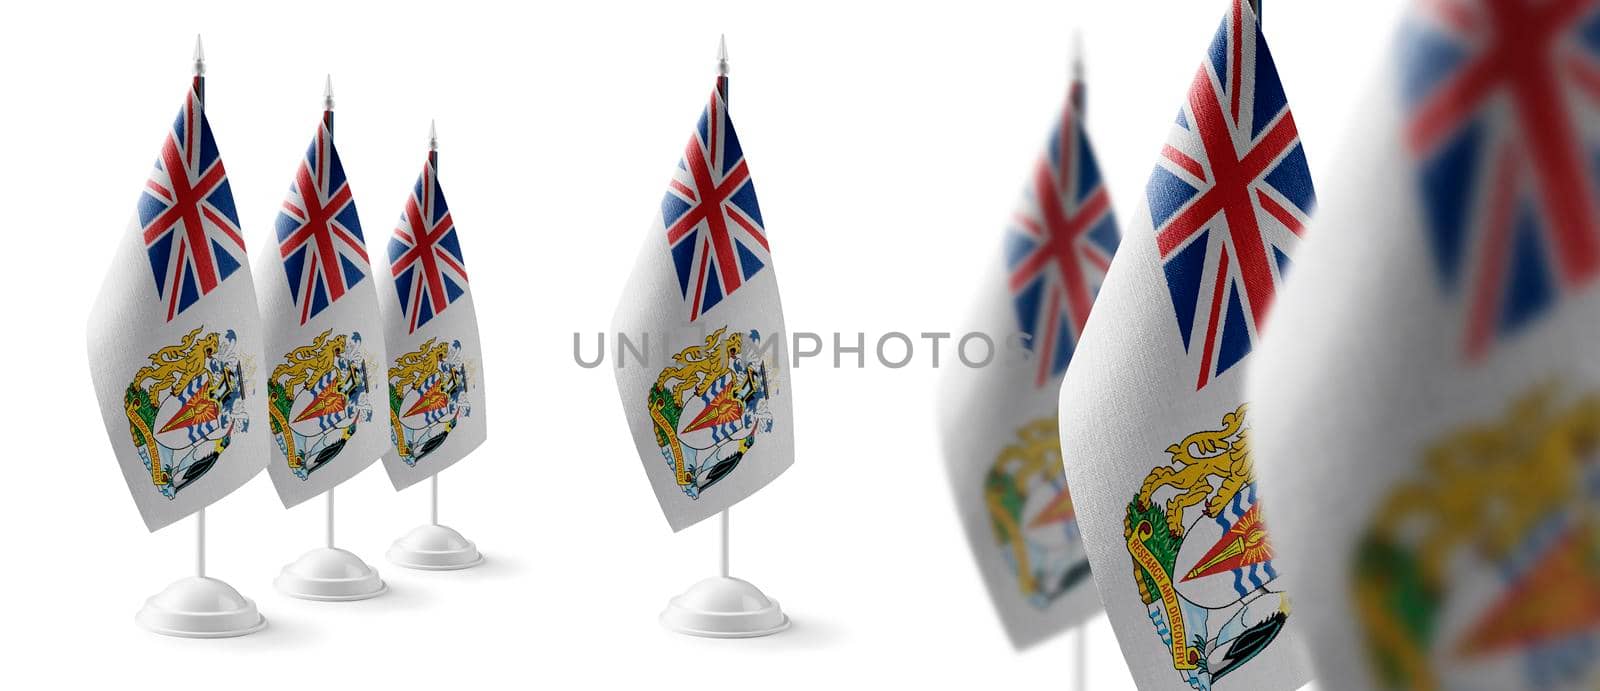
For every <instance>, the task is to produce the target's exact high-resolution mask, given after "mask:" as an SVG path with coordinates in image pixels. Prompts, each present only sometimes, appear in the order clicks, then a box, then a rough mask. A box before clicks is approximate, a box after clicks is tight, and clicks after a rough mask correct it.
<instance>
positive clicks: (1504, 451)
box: [1249, 0, 1600, 689]
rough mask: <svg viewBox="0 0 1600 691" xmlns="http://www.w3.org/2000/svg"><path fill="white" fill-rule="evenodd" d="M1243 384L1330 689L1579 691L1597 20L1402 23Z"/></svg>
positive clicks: (1592, 558) (1568, 6)
mask: <svg viewBox="0 0 1600 691" xmlns="http://www.w3.org/2000/svg"><path fill="white" fill-rule="evenodd" d="M1414 10H1415V11H1414V12H1413V13H1412V15H1411V16H1410V17H1409V18H1408V19H1407V20H1406V21H1405V23H1404V25H1403V28H1402V31H1401V32H1400V44H1399V46H1398V48H1399V49H1398V51H1397V54H1396V59H1395V60H1393V61H1392V62H1391V63H1390V65H1389V67H1388V70H1387V71H1386V72H1385V73H1384V74H1383V75H1382V78H1381V79H1379V80H1378V84H1377V85H1376V89H1375V92H1374V93H1372V94H1370V96H1369V98H1368V99H1367V101H1366V103H1367V107H1365V108H1363V112H1364V113H1365V114H1366V118H1367V123H1366V125H1365V126H1364V127H1362V128H1361V129H1360V135H1359V136H1357V137H1354V138H1353V139H1352V140H1351V141H1350V143H1349V148H1348V149H1346V150H1345V152H1344V157H1345V160H1343V161H1341V162H1340V163H1341V165H1340V166H1338V168H1337V170H1338V174H1337V175H1335V176H1333V177H1332V178H1330V182H1331V183H1332V184H1331V186H1330V187H1329V190H1330V192H1329V194H1328V196H1327V198H1326V199H1327V202H1328V203H1327V206H1326V208H1325V209H1324V210H1323V211H1321V212H1319V216H1318V219H1317V220H1316V222H1315V224H1314V225H1315V226H1316V228H1320V230H1314V231H1313V233H1312V240H1310V241H1309V242H1308V244H1307V246H1306V247H1305V248H1304V249H1303V251H1302V252H1301V253H1300V254H1299V255H1298V256H1299V257H1300V263H1299V265H1297V267H1296V269H1295V275H1294V278H1293V280H1291V281H1290V283H1289V287H1288V290H1286V291H1285V292H1284V295H1283V299H1282V301H1281V303H1280V304H1279V306H1278V307H1277V308H1276V310H1277V311H1276V314H1275V315H1274V317H1273V319H1274V322H1273V325H1272V331H1271V335H1270V336H1269V337H1268V338H1267V340H1266V342H1265V344H1264V345H1263V347H1262V349H1261V353H1260V354H1259V355H1258V356H1257V362H1256V364H1255V365H1254V368H1253V369H1252V371H1251V375H1250V386H1249V393H1250V396H1251V398H1252V399H1253V400H1254V401H1255V402H1256V404H1257V405H1258V406H1259V408H1260V410H1259V415H1258V416H1257V417H1256V424H1255V428H1254V429H1255V431H1256V438H1255V441H1256V444H1255V449H1256V458H1257V459H1258V463H1259V468H1258V469H1259V472H1260V474H1261V485H1262V487H1263V488H1264V491H1265V492H1266V493H1267V494H1266V496H1268V497H1269V500H1268V501H1269V503H1268V504H1267V508H1266V511H1267V512H1268V514H1267V516H1268V518H1269V520H1270V522H1271V525H1272V531H1273V532H1272V535H1273V538H1274V540H1275V543H1274V544H1277V545H1279V546H1281V548H1282V557H1283V559H1282V560H1283V562H1284V563H1285V564H1286V565H1287V567H1286V568H1285V572H1286V573H1287V574H1288V580H1289V581H1290V582H1291V584H1292V588H1291V592H1293V593H1294V594H1295V595H1296V596H1297V597H1298V599H1297V604H1299V605H1300V607H1299V608H1298V609H1297V615H1298V616H1299V618H1302V619H1303V620H1304V621H1305V622H1306V624H1307V626H1306V629H1305V630H1306V632H1307V636H1308V639H1309V641H1310V643H1311V647H1312V651H1313V653H1314V654H1315V659H1316V665H1317V672H1318V674H1319V677H1320V678H1321V679H1322V680H1323V682H1324V683H1326V684H1327V685H1328V686H1329V687H1330V688H1391V689H1400V688H1406V689H1412V688H1416V689H1426V688H1452V689H1554V688H1584V689H1592V688H1595V687H1596V685H1597V684H1600V663H1597V662H1596V658H1595V651H1596V649H1597V645H1600V637H1597V633H1600V514H1597V509H1600V504H1597V503H1596V498H1597V496H1600V350H1597V344H1600V172H1597V161H1600V2H1595V1H1593V0H1579V1H1572V0H1549V1H1546V2H1522V1H1520V0H1482V1H1477V0H1462V1H1457V2H1449V3H1440V2H1421V3H1417V5H1416V7H1415V8H1414Z"/></svg>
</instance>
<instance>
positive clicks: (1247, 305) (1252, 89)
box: [1145, 3, 1316, 389]
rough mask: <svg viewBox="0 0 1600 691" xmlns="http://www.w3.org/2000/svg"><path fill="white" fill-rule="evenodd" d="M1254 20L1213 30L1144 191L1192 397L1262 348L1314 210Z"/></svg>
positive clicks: (1240, 11)
mask: <svg viewBox="0 0 1600 691" xmlns="http://www.w3.org/2000/svg"><path fill="white" fill-rule="evenodd" d="M1242 4H1243V3H1239V5H1242ZM1247 14H1249V13H1248V11H1247V10H1245V9H1244V8H1243V7H1238V6H1236V7H1235V8H1234V10H1233V11H1232V12H1231V13H1230V15H1229V16H1228V17H1227V18H1225V19H1224V20H1223V22H1222V27H1221V28H1220V29H1218V30H1217V35H1216V38H1214V39H1213V40H1212V43H1211V49H1210V51H1209V54H1208V56H1207V58H1208V59H1207V60H1206V61H1205V63H1204V64H1202V66H1201V68H1200V70H1199V71H1198V72H1197V73H1196V74H1195V77H1194V82H1193V84H1192V85H1191V86H1190V87H1189V98H1188V101H1187V102H1186V103H1184V104H1183V106H1182V108H1180V109H1179V111H1178V118H1177V125H1176V128H1175V130H1174V132H1173V136H1172V137H1171V139H1170V141H1169V142H1168V143H1167V145H1166V146H1164V147H1162V149H1161V156H1160V158H1158V159H1157V161H1156V168H1155V170H1154V172H1152V173H1151V174H1150V182H1149V183H1148V184H1147V185H1146V187H1145V194H1146V197H1147V198H1148V202H1149V209H1150V221H1151V223H1152V224H1153V225H1154V226H1155V233H1156V244H1157V247H1158V248H1159V249H1160V253H1161V267H1162V271H1163V272H1164V273H1165V274H1166V280H1167V291H1168V293H1169V294H1170V295H1171V297H1172V308H1173V311H1174V312H1175V315H1176V317H1177V326H1178V335H1179V337H1180V338H1182V339H1183V346H1184V348H1185V349H1186V350H1187V351H1188V352H1189V354H1190V357H1191V358H1192V359H1193V360H1194V364H1195V369H1196V371H1197V374H1196V378H1195V388H1196V389H1201V388H1204V387H1205V386H1206V385H1207V384H1209V383H1210V382H1211V381H1213V380H1214V379H1216V378H1217V376H1219V375H1221V374H1222V373H1224V372H1227V371H1228V370H1229V369H1230V368H1232V367H1233V366H1234V365H1237V364H1239V363H1240V361H1242V360H1244V357H1245V356H1246V355H1248V354H1249V353H1250V349H1251V348H1252V347H1253V346H1254V344H1255V343H1256V341H1257V339H1259V338H1260V329H1261V326H1262V324H1263V323H1264V322H1265V321H1266V317H1267V312H1268V310H1269V309H1270V308H1271V307H1272V297H1273V294H1274V293H1275V292H1276V290H1277V287H1278V285H1279V284H1280V283H1281V282H1282V281H1283V276H1284V273H1285V271H1287V269H1288V267H1289V256H1290V254H1291V253H1292V252H1293V250H1294V246H1295V244H1296V242H1297V241H1298V236H1299V234H1300V233H1301V232H1302V230H1303V229H1304V227H1305V221H1306V218H1307V217H1308V216H1309V215H1310V213H1311V209H1312V206H1313V205H1314V204H1315V202H1316V194H1315V192H1314V191H1313V190H1312V187H1311V173H1310V170H1309V169H1307V167H1306V155H1305V150H1304V148H1303V147H1302V146H1301V145H1300V135H1299V133H1298V131H1297V130H1296V129H1295V125H1294V114H1293V113H1290V112H1289V101H1288V98H1287V97H1286V96H1285V95H1284V91H1283V84H1282V83H1281V82H1279V80H1278V71H1277V69H1276V68H1275V67H1274V65H1273V63H1272V53H1271V52H1269V51H1268V50H1267V44H1266V39H1265V38H1263V37H1262V35H1261V33H1260V32H1259V31H1257V30H1256V27H1255V26H1254V22H1253V20H1248V18H1247V16H1246V15H1247ZM1247 22H1248V24H1247Z"/></svg>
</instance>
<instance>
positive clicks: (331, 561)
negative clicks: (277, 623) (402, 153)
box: [273, 75, 389, 601]
mask: <svg viewBox="0 0 1600 691" xmlns="http://www.w3.org/2000/svg"><path fill="white" fill-rule="evenodd" d="M322 125H323V126H324V127H326V128H327V130H328V136H329V137H330V138H331V137H332V136H333V76H332V75H329V76H328V78H327V81H326V82H324V85H323V89H322ZM336 489H338V488H337V487H330V488H328V496H327V516H326V519H327V525H326V527H325V529H326V534H325V535H324V538H325V539H324V543H323V546H322V547H320V548H317V549H313V550H311V551H309V552H306V553H305V554H303V555H300V558H299V559H296V560H295V561H293V562H292V563H290V564H289V565H287V566H285V567H283V571H282V572H281V573H279V574H278V578H277V580H275V581H273V584H274V585H276V586H277V587H278V591H279V592H282V593H283V594H285V595H288V596H290V597H297V598H300V599H302V600H321V601H347V600H365V599H367V598H372V597H377V596H379V595H382V594H384V593H386V592H389V585H388V584H386V583H384V582H383V579H382V578H380V577H379V576H378V570H377V569H374V568H372V567H371V566H368V565H367V563H366V562H365V561H362V560H361V557H358V556H356V555H355V554H354V553H351V552H350V551H348V550H342V549H339V548H337V547H334V546H333V545H334V541H333V537H334V532H333V528H334V522H333V509H334V490H336ZM350 574H357V575H356V576H355V577H353V578H352V577H351V576H350Z"/></svg>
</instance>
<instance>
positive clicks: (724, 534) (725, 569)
mask: <svg viewBox="0 0 1600 691" xmlns="http://www.w3.org/2000/svg"><path fill="white" fill-rule="evenodd" d="M720 571H721V573H722V577H723V578H727V577H728V509H723V510H722V568H721V569H720Z"/></svg>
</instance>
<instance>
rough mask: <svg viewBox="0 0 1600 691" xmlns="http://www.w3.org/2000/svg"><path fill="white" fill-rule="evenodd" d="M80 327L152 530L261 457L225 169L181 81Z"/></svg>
mask: <svg viewBox="0 0 1600 691" xmlns="http://www.w3.org/2000/svg"><path fill="white" fill-rule="evenodd" d="M197 83H198V80H197ZM197 85H198V84H197ZM88 336H89V372H90V375H91V377H92V378H93V380H94V387H95V392H96V394H97V395H98V396H99V400H100V414H101V416H102V418H103V419H104V420H105V426H106V434H107V435H108V436H109V437H110V439H111V448H112V450H113V451H114V452H115V453H116V457H117V463H118V465H120V466H121V467H122V475H123V477H124V479H126V480H127V482H128V489H129V491H131V492H132V493H133V501H134V504H136V505H137V506H138V507H139V515H140V516H142V517H143V518H144V523H145V526H146V527H148V528H149V529H150V530H152V531H154V530H157V529H160V528H162V527H164V526H166V525H168V524H170V523H172V522H173V521H176V520H178V519H180V518H183V517H184V516H187V515H189V514H191V513H194V512H195V511H198V510H200V509H203V508H205V507H206V506H208V505H210V504H211V503H212V502H215V501H216V500H218V499H221V498H222V497H224V496H226V495H227V494H228V493H229V492H232V491H233V490H235V489H238V488H239V486H240V485H243V484H244V483H245V482H247V481H249V480H250V478H252V477H254V476H255V474H256V473H257V472H260V470H261V469H262V468H263V467H265V466H266V464H267V453H268V452H267V445H268V444H269V443H270V442H269V441H268V439H267V436H268V432H267V425H266V415H267V406H266V397H265V394H266V391H265V386H264V385H263V384H262V383H261V367H262V362H263V360H262V350H261V318H260V315H258V314H257V312H256V295H255V286H254V285H253V284H252V283H251V280H250V266H249V261H248V260H247V258H246V254H245V245H244V238H243V234H242V233H241V231H240V229H239V216H238V213H237V212H236V211H235V210H234V206H233V192H232V190H231V189H230V188H229V186H228V174H227V172H226V171H225V170H224V169H223V167H222V156H221V154H220V153H219V152H218V151H217V142H216V140H215V139H214V138H213V137H212V134H211V126H210V124H209V123H208V122H207V121H206V117H205V110H204V102H203V101H202V98H201V96H200V95H199V94H197V93H196V92H195V89H193V88H191V89H190V90H189V92H188V93H187V94H186V95H185V96H184V102H183V107H182V108H181V109H180V110H179V111H178V118H177V120H176V121H175V122H173V124H172V129H171V130H170V131H169V132H167V136H166V140H165V141H164V142H163V143H162V146H161V151H160V153H159V154H158V155H157V157H156V166H155V171H154V172H152V173H151V175H150V179H149V181H147V182H146V183H145V185H144V189H143V190H142V191H141V192H140V194H139V203H138V207H137V210H136V211H135V213H134V216H133V220H132V221H130V222H129V224H128V228H127V230H126V231H125V232H124V233H123V235H122V239H121V242H120V244H119V246H118V247H117V250H116V253H115V254H114V255H113V258H112V261H111V268H110V269H109V270H108V271H107V272H106V279H105V282H104V283H102V284H101V286H100V295H99V297H98V298H96V300H95V303H94V307H93V308H92V310H91V311H90V314H89V328H88Z"/></svg>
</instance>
